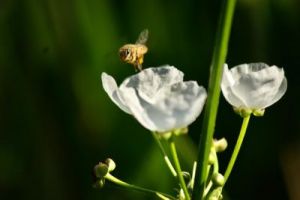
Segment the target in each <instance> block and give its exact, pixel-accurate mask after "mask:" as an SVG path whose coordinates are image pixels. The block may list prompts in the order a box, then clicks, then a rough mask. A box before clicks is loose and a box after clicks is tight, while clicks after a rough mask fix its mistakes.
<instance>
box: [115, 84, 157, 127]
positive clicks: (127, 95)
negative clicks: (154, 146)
mask: <svg viewBox="0 0 300 200" xmlns="http://www.w3.org/2000/svg"><path fill="white" fill-rule="evenodd" d="M120 92H121V95H122V97H123V98H124V100H125V102H126V104H127V105H128V107H129V109H130V111H131V113H132V115H133V116H134V117H135V118H136V119H137V120H138V121H139V122H140V123H141V124H142V125H143V126H144V127H145V128H147V129H149V130H151V131H156V130H157V127H156V126H155V124H154V123H153V122H152V121H151V120H150V119H149V117H148V115H147V112H146V110H145V109H146V108H145V107H144V105H143V103H142V102H141V99H140V98H138V96H137V94H136V91H135V90H134V89H133V88H125V89H121V90H120Z"/></svg>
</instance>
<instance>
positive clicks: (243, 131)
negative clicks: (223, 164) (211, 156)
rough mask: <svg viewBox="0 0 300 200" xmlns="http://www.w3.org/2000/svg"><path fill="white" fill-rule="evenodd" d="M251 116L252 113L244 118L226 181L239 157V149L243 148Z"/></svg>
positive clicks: (225, 177)
mask: <svg viewBox="0 0 300 200" xmlns="http://www.w3.org/2000/svg"><path fill="white" fill-rule="evenodd" d="M250 116H251V115H249V116H247V117H244V119H243V123H242V126H241V130H240V134H239V137H238V140H237V142H236V144H235V147H234V150H233V153H232V155H231V158H230V161H229V163H228V166H227V169H226V171H225V175H224V179H225V182H226V181H227V180H228V178H229V176H230V173H231V171H232V168H233V166H234V163H235V161H236V158H237V156H238V154H239V151H240V149H241V146H242V143H243V140H244V137H245V134H246V130H247V127H248V124H249V120H250Z"/></svg>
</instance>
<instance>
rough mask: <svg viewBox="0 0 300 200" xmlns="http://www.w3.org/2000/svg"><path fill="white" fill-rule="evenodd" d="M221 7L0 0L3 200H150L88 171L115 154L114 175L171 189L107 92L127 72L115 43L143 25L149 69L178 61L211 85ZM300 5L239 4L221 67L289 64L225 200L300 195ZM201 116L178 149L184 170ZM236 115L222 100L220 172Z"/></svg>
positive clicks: (155, 1)
mask: <svg viewBox="0 0 300 200" xmlns="http://www.w3.org/2000/svg"><path fill="white" fill-rule="evenodd" d="M221 2H222V1H221V0H202V1H200V0H198V1H196V0H194V1H180V0H176V1H175V0H166V1H159V0H146V1H141V0H131V1H118V0H74V1H71V0H69V1H68V0H45V1H41V0H26V1H25V0H24V1H22V0H2V1H1V2H0V25H1V26H0V199H1V200H3V199H25V200H27V199H28V200H29V199H30V200H32V199H43V200H50V199H51V200H52V199H55V200H62V199H64V200H66V199H70V200H71V199H72V200H77V199H78V200H79V199H86V200H99V199H108V200H110V199H111V200H115V199H125V200H127V199H153V197H150V196H147V195H144V194H140V193H136V192H131V191H126V190H122V189H119V188H116V187H114V186H113V185H112V184H107V185H106V186H105V188H104V189H103V190H96V189H93V188H92V183H93V179H92V176H91V171H92V168H93V166H94V165H95V164H97V162H98V161H101V160H104V159H105V158H107V157H112V158H113V159H114V160H115V162H116V163H117V169H116V170H115V171H114V175H116V176H118V177H120V178H122V179H124V180H127V181H129V182H131V183H136V184H140V185H142V186H146V187H149V188H154V189H161V190H162V191H165V192H170V193H171V192H173V193H174V192H175V189H174V188H176V187H177V185H176V183H175V182H174V180H173V179H172V178H171V175H170V173H169V172H168V170H167V168H166V167H165V165H164V163H163V160H162V158H161V156H160V154H159V152H158V150H157V147H156V146H155V143H154V141H153V140H152V137H151V135H150V134H149V132H148V131H147V130H145V129H143V128H142V127H141V126H140V125H139V124H138V123H137V122H136V121H135V120H134V119H133V118H132V117H130V116H129V115H127V114H125V113H123V112H122V111H121V110H120V109H118V108H117V107H116V106H115V105H114V104H113V103H112V102H111V101H110V99H109V98H108V97H107V95H106V94H105V92H104V91H103V89H102V86H101V82H100V74H101V72H103V71H105V72H107V73H109V74H111V75H113V76H114V77H115V78H116V79H117V80H118V82H119V83H120V82H121V81H122V80H123V79H124V78H125V77H127V76H129V75H131V74H133V73H134V71H133V68H132V67H131V66H129V65H127V64H124V63H122V62H121V61H120V60H119V58H118V54H117V52H118V48H119V47H120V46H121V45H123V44H124V43H127V42H134V41H135V40H136V38H137V36H138V34H139V32H140V31H141V30H142V29H144V28H148V29H149V31H150V38H149V43H148V46H149V48H150V51H149V53H148V54H147V55H146V57H145V66H157V65H161V64H171V65H175V66H176V67H177V68H179V69H180V70H182V71H183V72H184V73H185V77H186V80H191V79H192V80H197V81H198V82H199V84H201V85H204V86H205V87H207V81H208V73H209V69H208V68H209V64H210V61H211V56H212V48H213V44H214V39H215V38H214V37H215V34H216V27H217V21H218V17H219V11H220V7H221V6H220V5H221ZM299 11H300V1H299V0H238V3H237V9H236V14H235V19H234V23H233V29H232V35H231V40H230V45H229V53H228V58H227V62H228V63H229V66H233V65H236V64H240V63H246V62H258V61H259V62H266V63H268V64H276V65H278V66H280V67H284V69H285V72H286V76H287V79H288V84H289V86H288V90H287V93H286V95H285V96H284V97H283V99H282V100H280V101H279V102H278V103H276V104H275V105H273V106H272V107H270V108H269V109H267V110H266V114H265V116H264V117H263V118H253V119H252V121H251V122H250V128H249V129H248V134H247V136H246V140H245V143H244V145H243V148H242V150H241V153H240V157H239V159H238V161H237V165H236V167H235V169H234V171H233V174H232V176H231V178H230V180H229V181H228V184H227V185H226V193H227V199H232V200H241V199H243V200H244V199H245V200H248V199H249V200H250V199H251V200H253V199H276V200H277V199H278V200H281V199H295V200H298V199H300V195H299V191H300V171H299V169H300V148H299V144H300V143H299V141H300V140H299V135H300V118H299V113H300V107H299V92H300V90H299V88H300V87H299V83H300V82H299V75H300V74H299V72H300V70H299V68H300V52H299V48H300V12H299ZM201 119H202V116H201V117H200V118H199V119H198V120H197V121H196V122H195V123H194V124H193V125H192V126H191V127H190V133H189V135H190V136H191V137H190V138H191V139H190V140H189V139H188V138H185V140H184V141H183V142H180V144H179V149H180V156H181V159H182V160H183V163H182V165H183V167H184V168H185V170H190V168H191V164H192V161H193V159H194V158H195V153H196V152H195V149H196V148H197V145H196V144H197V143H198V139H199V133H200V129H201V124H202V121H201ZM240 123H241V119H240V118H239V117H238V116H237V115H235V114H234V113H233V112H232V109H231V107H230V106H229V105H228V104H227V103H226V102H225V101H224V98H223V97H221V102H220V108H219V115H218V121H217V128H216V134H217V137H222V136H225V137H226V138H227V139H228V142H229V145H230V147H229V148H228V150H227V151H226V152H225V153H223V154H220V160H221V162H222V163H221V170H223V171H224V168H225V165H226V164H227V162H228V159H229V156H230V153H231V150H232V146H233V144H234V142H235V139H236V136H237V134H238V130H239V126H240Z"/></svg>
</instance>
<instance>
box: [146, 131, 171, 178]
mask: <svg viewBox="0 0 300 200" xmlns="http://www.w3.org/2000/svg"><path fill="white" fill-rule="evenodd" d="M151 133H152V136H153V138H154V139H155V141H156V143H157V145H158V147H159V149H160V152H161V154H162V156H163V157H164V161H165V163H166V164H167V166H168V168H169V170H170V172H171V173H172V175H173V176H174V177H176V176H177V173H176V170H175V169H174V167H173V165H172V163H171V161H170V159H169V157H168V155H167V154H166V152H165V150H164V148H163V146H162V144H161V142H160V140H159V138H158V137H157V135H156V133H154V132H151Z"/></svg>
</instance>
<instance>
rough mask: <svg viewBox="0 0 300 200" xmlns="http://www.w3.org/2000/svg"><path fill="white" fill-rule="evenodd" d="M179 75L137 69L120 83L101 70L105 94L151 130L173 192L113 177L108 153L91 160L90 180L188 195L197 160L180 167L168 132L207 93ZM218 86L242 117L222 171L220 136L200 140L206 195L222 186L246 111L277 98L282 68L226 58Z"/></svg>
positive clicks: (174, 131) (183, 124)
mask: <svg viewBox="0 0 300 200" xmlns="http://www.w3.org/2000/svg"><path fill="white" fill-rule="evenodd" d="M183 76H184V74H183V72H181V71H179V70H178V69H176V68H175V67H173V66H169V65H164V66H160V67H151V68H147V69H144V70H141V71H140V72H139V73H137V74H135V75H132V76H130V77H128V78H126V79H125V80H124V81H123V82H122V84H121V85H120V86H118V85H117V83H116V81H115V79H114V78H113V77H112V76H110V75H108V74H106V73H102V75H101V79H102V85H103V88H104V90H105V92H106V93H107V94H108V96H109V97H110V98H111V100H112V101H113V102H114V103H115V104H116V105H117V106H118V107H119V108H120V109H121V110H123V111H124V112H126V113H128V114H130V115H132V116H133V117H134V118H135V119H136V120H137V121H138V122H139V123H140V124H141V125H142V126H144V127H145V128H146V129H148V130H150V131H152V132H153V136H154V138H155V139H156V140H157V143H158V144H159V147H160V149H161V152H162V154H163V156H164V160H165V162H166V164H167V166H168V167H169V169H170V171H171V172H172V174H173V176H174V177H176V178H178V182H179V185H180V189H179V190H178V191H179V192H178V194H177V198H175V197H173V196H172V195H169V194H164V193H161V192H157V191H153V190H149V189H144V188H141V187H139V186H135V185H131V184H128V183H126V182H124V181H121V180H119V179H117V178H116V177H114V176H113V175H112V174H110V172H112V171H113V170H114V168H115V164H114V162H113V161H112V160H111V159H108V160H107V161H106V162H105V163H102V162H100V163H99V164H98V165H96V166H95V168H94V173H95V175H96V178H97V184H96V186H98V187H102V186H103V185H104V183H105V180H109V181H111V182H114V183H116V184H118V185H121V186H123V187H127V188H130V189H133V190H138V191H143V192H148V193H152V194H154V195H156V196H157V197H159V198H161V199H172V200H175V199H179V200H190V196H191V193H192V192H193V190H194V187H195V188H196V187H197V186H196V185H195V186H194V182H195V176H196V167H197V165H198V164H197V162H196V161H195V162H194V169H193V172H192V176H190V174H189V173H187V172H182V171H181V167H180V163H179V159H178V156H177V152H176V148H175V142H174V140H173V137H174V136H176V135H178V134H179V133H183V132H187V131H186V130H187V127H188V126H189V125H190V124H191V123H192V122H194V121H195V120H196V118H197V117H198V116H199V115H200V113H201V111H202V109H203V107H204V104H205V101H206V97H207V93H206V90H205V88H204V87H202V86H199V85H198V84H197V82H196V81H184V80H183ZM220 87H221V90H222V93H223V96H224V97H225V99H226V100H227V101H228V103H229V104H231V105H232V106H233V108H234V110H235V111H236V112H237V113H238V114H240V115H241V116H242V117H243V123H242V126H241V129H240V134H239V136H238V139H237V143H236V145H235V147H234V150H233V153H232V156H231V159H230V161H229V164H228V166H227V168H226V171H225V173H224V175H223V174H222V173H220V172H219V163H218V156H217V153H219V152H222V151H224V150H225V149H226V147H227V141H226V139H225V138H222V139H221V140H213V141H212V142H211V144H207V143H205V144H206V145H208V146H209V147H208V149H209V150H208V154H207V155H208V159H207V160H208V162H207V163H208V164H207V165H202V166H209V167H208V171H209V173H208V174H209V176H208V177H207V179H206V183H207V185H206V186H205V188H204V191H203V195H202V197H203V199H208V200H210V199H222V190H223V187H224V185H225V183H226V181H227V179H228V177H229V175H230V173H231V171H232V168H233V165H234V163H235V161H236V158H237V155H238V152H239V150H240V147H241V145H242V142H243V138H244V136H245V133H246V129H247V126H248V123H249V119H250V116H251V114H253V115H255V116H262V115H263V114H264V111H265V108H267V107H269V106H271V105H272V104H274V103H275V102H277V101H278V100H279V99H280V98H281V97H282V96H283V95H284V94H285V92H286V90H287V80H286V78H285V75H284V70H283V69H282V68H278V67H277V66H268V65H267V64H265V63H250V64H242V65H238V66H235V67H233V68H231V69H228V66H227V64H224V67H223V78H222V81H221V85H220ZM157 133H158V135H157ZM166 133H168V134H166ZM159 136H162V137H159ZM161 138H165V139H167V141H168V142H169V146H170V152H171V154H172V157H173V164H174V166H175V168H174V167H173V164H172V162H171V161H170V160H169V158H168V156H167V154H166V151H165V150H164V148H163V145H162V144H161V143H160V139H161ZM208 141H209V140H208ZM208 143H209V142H208ZM203 152H205V151H203ZM201 164H203V163H201ZM204 171H205V170H204ZM184 176H186V177H185V178H186V179H184ZM187 177H188V178H187ZM187 179H188V180H187Z"/></svg>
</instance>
